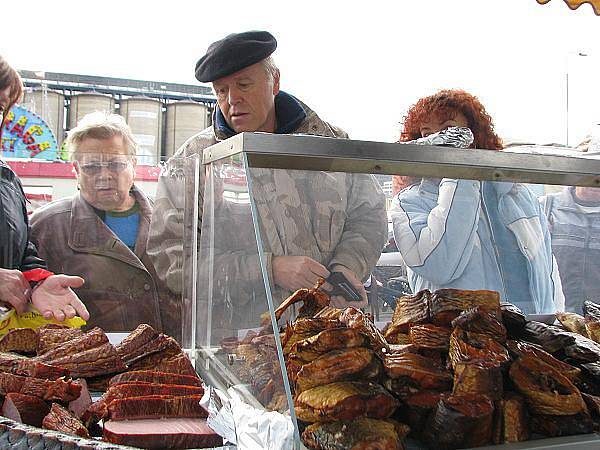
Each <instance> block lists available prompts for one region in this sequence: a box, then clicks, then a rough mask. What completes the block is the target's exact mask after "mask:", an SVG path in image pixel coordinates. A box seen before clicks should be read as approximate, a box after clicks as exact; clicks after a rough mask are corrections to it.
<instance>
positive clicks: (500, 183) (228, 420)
mask: <svg viewBox="0 0 600 450" xmlns="http://www.w3.org/2000/svg"><path fill="white" fill-rule="evenodd" d="M459 131H460V130H459ZM453 147H454V146H452V145H451V146H447V145H446V146H436V145H428V144H424V145H420V144H418V143H413V144H386V143H378V142H363V141H353V140H336V139H330V138H320V137H313V136H283V135H271V134H261V133H242V134H239V135H237V136H235V137H233V138H230V139H228V140H226V141H223V142H221V143H218V144H216V145H214V146H212V147H209V148H207V149H206V150H205V151H204V155H203V164H204V169H203V170H200V171H198V174H199V177H200V181H199V183H198V184H199V185H201V186H203V188H202V189H201V190H200V192H199V199H198V200H199V202H198V205H199V211H198V212H197V213H198V217H200V218H201V220H200V221H199V223H198V230H197V231H198V234H197V236H196V237H197V243H198V255H197V257H198V261H197V274H196V277H195V282H196V296H195V297H194V298H195V302H196V304H195V312H196V314H195V318H194V320H195V324H196V326H195V327H194V330H195V334H194V335H193V336H190V340H191V341H193V345H192V348H193V349H194V354H195V358H196V369H197V370H198V372H199V373H200V375H201V376H202V378H203V379H205V380H206V381H207V382H208V383H209V384H211V385H212V386H213V388H215V389H216V397H218V399H219V400H218V402H216V403H215V408H214V414H211V418H209V424H210V423H211V420H212V421H213V422H212V423H213V424H214V426H215V427H216V429H223V430H226V429H228V430H235V433H232V434H234V436H233V437H232V438H233V439H236V440H237V443H238V446H239V448H253V447H252V445H255V446H261V445H262V446H263V448H266V447H267V446H268V447H269V448H282V449H289V448H303V447H306V448H311V449H345V448H348V449H351V448H362V447H360V446H365V445H372V446H373V448H384V449H402V448H470V447H484V446H487V445H492V444H501V445H500V446H498V447H494V448H555V447H556V446H561V445H565V444H566V443H567V444H568V445H569V447H570V448H593V447H594V446H597V445H598V443H600V437H599V436H598V435H597V434H595V432H596V430H597V429H598V424H599V423H600V422H599V421H600V415H599V413H600V409H599V407H600V378H599V377H598V376H599V375H600V371H597V370H596V365H597V364H599V361H600V346H599V344H598V343H597V342H596V340H595V337H596V335H595V334H594V333H593V330H595V327H596V324H599V325H600V315H598V314H597V313H596V311H597V310H596V309H595V308H597V305H595V304H593V303H591V302H590V303H589V304H587V303H586V307H585V308H584V310H581V311H566V312H564V305H565V300H564V297H563V296H562V289H561V282H560V278H558V273H557V272H556V264H555V261H554V259H553V257H552V251H551V249H550V241H549V232H548V226H547V223H546V221H545V218H544V215H543V212H542V209H541V207H540V205H539V203H538V200H537V198H536V196H535V194H534V193H533V192H535V191H539V190H542V191H543V192H544V193H545V192H548V191H550V190H552V189H553V188H554V187H555V186H556V185H568V186H591V187H598V186H600V176H599V175H598V174H600V161H597V160H594V159H582V158H581V159H580V158H572V157H563V156H545V155H544V156H542V155H532V154H515V153H511V154H508V153H504V152H493V151H486V150H475V149H463V148H453ZM374 175H378V176H381V175H403V176H405V177H412V179H413V180H414V182H413V184H412V185H411V186H410V187H408V188H407V189H406V190H405V191H402V192H401V193H400V196H399V197H397V198H394V199H393V205H394V206H393V207H394V210H392V217H393V221H394V236H395V238H396V243H397V244H398V248H400V249H401V251H403V252H404V253H403V254H402V257H403V259H404V261H405V262H406V264H407V267H408V273H407V278H408V280H409V283H410V284H411V288H413V287H418V289H414V292H415V293H414V294H411V295H405V296H402V297H400V298H398V299H396V302H395V309H394V312H393V315H391V316H390V317H380V320H379V321H378V322H377V323H375V322H374V321H373V319H372V316H371V315H370V314H369V313H367V312H364V311H363V309H362V307H363V306H364V303H363V302H362V295H363V292H364V288H363V287H362V282H364V281H366V278H367V276H368V274H369V272H370V271H371V270H372V269H373V267H374V266H375V263H376V261H377V259H378V258H379V255H380V253H381V249H382V248H383V245H384V244H385V243H386V241H387V238H388V236H387V212H386V207H385V205H386V201H385V199H384V197H383V193H382V191H381V189H380V187H379V185H378V184H377V181H376V180H375V177H374ZM534 184H536V185H537V186H536V187H535V188H533V187H534ZM458 207H460V208H461V209H456V208H458ZM498 224H500V225H502V226H504V228H502V227H501V226H500V225H498ZM411 231H412V232H411ZM446 235H449V236H450V237H451V238H450V239H446V237H447V236H446ZM411 242H413V243H414V244H411ZM488 242H489V243H490V244H488ZM290 258H291V259H290ZM286 262H290V264H289V265H286V264H285V263H286ZM192 263H193V261H190V262H189V263H188V264H192ZM492 263H493V264H492ZM307 266H308V267H309V269H310V270H308V271H304V272H303V271H302V270H300V268H302V267H307ZM282 267H284V268H287V269H286V270H282ZM490 267H494V268H495V269H496V270H490ZM294 269H297V270H294ZM300 273H304V275H302V276H301V275H298V274H300ZM307 273H308V275H306V274H307ZM332 274H337V275H336V276H335V277H332V276H331V275H332ZM467 275H468V276H467ZM557 312H564V313H563V314H557ZM556 319H558V320H560V322H558V321H556ZM574 323H577V324H579V328H577V329H576V328H574V325H573V324H574ZM548 438H550V439H548ZM248 443H252V444H248Z"/></svg>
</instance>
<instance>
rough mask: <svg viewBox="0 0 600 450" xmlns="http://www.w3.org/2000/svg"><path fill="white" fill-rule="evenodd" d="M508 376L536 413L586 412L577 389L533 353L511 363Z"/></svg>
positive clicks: (563, 413) (568, 414)
mask: <svg viewBox="0 0 600 450" xmlns="http://www.w3.org/2000/svg"><path fill="white" fill-rule="evenodd" d="M509 376H510V379H511V380H512V382H513V384H514V385H515V387H516V388H517V389H518V390H519V392H521V394H523V396H524V397H525V400H526V401H527V404H528V406H529V408H530V409H531V411H532V412H534V413H536V414H546V415H557V416H571V415H574V414H579V413H582V412H585V411H587V410H586V407H585V403H584V401H583V398H582V397H581V393H580V392H579V389H577V388H576V387H575V386H574V385H573V383H572V382H571V381H570V380H569V379H568V378H567V377H565V376H564V375H562V374H561V373H560V372H559V371H558V370H556V369H555V368H554V367H552V366H549V365H548V364H546V363H545V362H542V361H540V360H539V359H537V358H536V357H534V356H531V355H524V356H521V357H519V358H518V359H517V360H516V361H515V362H513V363H512V365H511V366H510V371H509Z"/></svg>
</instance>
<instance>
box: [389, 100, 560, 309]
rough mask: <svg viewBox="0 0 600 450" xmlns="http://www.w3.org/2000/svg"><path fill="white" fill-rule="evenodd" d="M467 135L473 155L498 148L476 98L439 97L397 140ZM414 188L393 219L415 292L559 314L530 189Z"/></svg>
mask: <svg viewBox="0 0 600 450" xmlns="http://www.w3.org/2000/svg"><path fill="white" fill-rule="evenodd" d="M466 128H468V129H470V130H471V132H472V140H471V139H469V140H468V142H469V143H470V142H472V144H470V148H478V149H487V150H500V149H501V148H502V142H501V140H500V138H499V137H498V136H497V135H496V133H495V132H494V126H493V124H492V119H491V117H490V116H489V114H488V113H487V112H486V110H485V108H484V107H483V105H482V104H481V102H480V101H479V100H478V99H477V97H475V96H473V95H471V94H469V93H467V92H465V91H461V90H442V91H440V92H438V93H436V94H434V95H431V96H429V97H424V98H422V99H420V100H419V101H418V102H417V103H416V104H415V105H413V106H412V107H411V108H410V110H409V111H408V114H407V116H406V118H405V121H404V130H403V132H402V136H401V139H400V140H401V141H402V142H407V141H412V140H418V139H420V138H425V137H428V136H429V138H428V139H431V138H436V137H437V138H438V140H439V138H440V137H442V138H443V136H445V135H446V134H450V133H455V134H457V135H458V134H461V133H463V134H466V135H468V136H469V138H470V137H471V134H470V133H468V131H469V130H466ZM436 142H437V141H436ZM429 145H432V144H431V143H429ZM466 145H468V144H466ZM442 175H443V174H442ZM413 181H414V182H413V183H412V184H411V185H410V186H408V187H405V188H404V189H403V190H401V191H400V192H399V193H398V195H397V196H396V198H395V206H394V209H393V211H392V220H393V224H394V238H395V240H396V245H397V246H398V249H399V251H400V252H401V254H402V257H403V259H404V261H405V263H406V264H407V266H408V278H409V283H410V286H411V288H412V289H413V291H415V292H417V291H419V290H421V289H430V290H435V289H440V288H457V289H489V290H493V291H498V292H499V293H500V297H501V299H502V300H503V301H508V302H511V303H513V304H515V305H516V306H518V307H519V308H521V310H523V312H525V313H528V314H532V313H537V314H539V313H550V312H554V311H557V310H562V309H563V308H564V297H563V295H562V288H561V285H560V278H559V277H558V271H557V267H556V262H555V261H554V258H553V256H552V250H551V246H550V236H549V232H548V226H547V223H546V219H545V216H544V214H543V212H542V211H541V208H540V205H539V203H538V201H537V199H536V197H535V196H534V194H533V193H532V192H531V191H529V189H527V187H525V186H524V185H521V184H518V183H509V182H492V181H477V180H462V179H450V178H439V179H422V180H420V179H419V180H413Z"/></svg>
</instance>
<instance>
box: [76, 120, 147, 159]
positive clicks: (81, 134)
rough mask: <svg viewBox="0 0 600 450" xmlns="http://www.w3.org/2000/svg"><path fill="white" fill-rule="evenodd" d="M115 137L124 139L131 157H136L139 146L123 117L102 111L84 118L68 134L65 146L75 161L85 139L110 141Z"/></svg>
mask: <svg viewBox="0 0 600 450" xmlns="http://www.w3.org/2000/svg"><path fill="white" fill-rule="evenodd" d="M114 136H121V137H122V138H123V141H124V142H125V144H126V145H127V153H128V154H129V155H130V156H135V155H136V153H137V148H138V144H137V143H136V142H135V138H134V137H133V133H132V131H131V128H130V127H129V125H127V122H125V119H124V118H123V116H120V115H119V114H109V113H107V112H102V111H95V112H93V113H89V114H86V115H85V116H83V118H82V119H81V120H80V121H79V122H78V123H77V126H76V127H75V128H73V129H72V130H71V131H69V132H68V136H67V139H66V141H65V145H66V148H67V149H68V151H69V154H70V155H71V159H75V154H76V153H77V147H78V146H79V144H80V143H81V142H82V141H83V140H84V139H88V138H91V139H110V138H112V137H114Z"/></svg>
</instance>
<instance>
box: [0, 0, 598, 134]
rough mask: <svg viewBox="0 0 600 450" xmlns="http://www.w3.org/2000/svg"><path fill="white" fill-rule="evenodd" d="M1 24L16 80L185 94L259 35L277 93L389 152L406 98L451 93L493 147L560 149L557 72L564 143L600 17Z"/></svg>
mask: <svg viewBox="0 0 600 450" xmlns="http://www.w3.org/2000/svg"><path fill="white" fill-rule="evenodd" d="M90 5H94V6H93V7H92V6H90ZM2 16H3V17H2V18H3V20H2V26H1V29H2V34H1V37H0V54H2V55H3V56H4V57H5V58H6V59H7V60H8V61H9V62H10V63H11V64H12V65H13V66H15V67H17V68H19V69H30V70H45V71H49V72H67V73H77V74H86V75H103V76H112V77H120V78H133V79H144V80H154V81H169V82H180V83H188V84H194V83H197V81H196V80H195V78H194V75H193V69H194V65H195V62H196V60H197V59H198V58H199V57H200V56H201V55H202V54H204V51H205V50H206V47H207V46H208V45H209V44H210V43H211V42H213V41H215V40H217V39H220V38H222V37H223V36H225V35H227V34H229V33H232V32H239V31H246V30H250V29H265V30H269V31H271V32H272V33H273V34H274V35H275V37H276V38H277V40H278V43H279V45H278V49H277V51H276V52H275V54H274V56H275V59H276V61H277V63H278V65H279V67H280V69H281V73H282V88H283V89H284V90H286V91H288V92H290V93H292V94H294V95H296V96H298V97H299V98H300V99H302V100H303V101H304V102H306V103H307V104H308V105H309V106H311V107H312V108H313V109H314V110H315V111H317V112H318V113H319V114H320V115H321V116H322V117H323V118H324V119H326V120H328V121H330V122H332V123H334V124H336V125H338V126H341V127H342V128H344V129H346V130H347V131H348V132H349V133H350V135H351V137H353V138H355V139H366V140H379V141H395V140H396V139H397V138H398V135H399V122H400V121H401V119H402V116H403V115H404V113H405V112H406V110H407V108H408V107H409V106H410V105H411V104H413V103H414V102H415V101H416V100H417V99H418V98H419V97H422V96H424V95H428V94H431V93H433V92H435V91H436V90H438V89H441V88H462V89H465V90H467V91H469V92H471V93H473V94H476V95H478V96H479V97H480V99H481V100H482V102H483V103H484V105H485V106H486V108H487V110H488V112H489V113H490V114H491V115H492V117H493V118H494V120H495V123H496V128H497V131H498V132H499V134H500V135H501V136H503V137H505V138H509V139H524V140H528V141H532V142H537V143H550V142H558V143H565V134H566V133H565V130H566V101H565V100H566V85H567V83H566V73H567V71H568V74H569V111H570V112H569V123H570V128H569V130H570V131H569V133H570V139H569V140H570V143H571V144H574V145H576V144H577V143H579V141H580V140H581V139H582V138H583V137H584V136H585V135H586V134H589V132H590V130H591V128H592V125H593V124H594V123H599V122H600V83H599V82H598V80H599V79H600V17H598V16H595V15H594V13H593V11H592V8H591V5H588V4H584V5H582V6H581V7H580V8H579V9H578V10H575V11H571V10H570V9H569V8H568V7H567V5H566V4H565V3H564V2H563V1H562V0H551V1H550V3H548V4H546V5H539V4H538V3H537V2H536V1H535V0H418V1H407V0H395V1H377V0H371V1H363V2H353V1H349V0H347V1H337V0H335V1H334V0H329V1H327V0H320V1H311V0H306V1H295V2H286V1H284V0H279V1H247V0H246V1H237V0H224V1H215V2H208V1H191V0H190V1H182V0H169V1H166V2H155V1H151V0H148V1H133V0H120V1H114V0H102V1H82V0H79V1H67V0H53V1H47V0H42V1H38V0H30V1H27V2H20V1H18V0H7V1H6V2H3V6H2ZM578 52H584V53H586V54H587V55H588V56H586V57H582V56H577V53H578Z"/></svg>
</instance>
